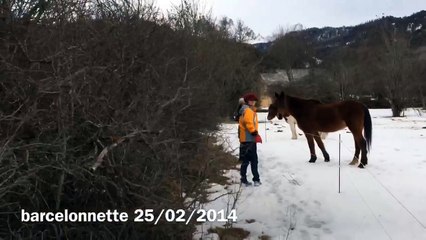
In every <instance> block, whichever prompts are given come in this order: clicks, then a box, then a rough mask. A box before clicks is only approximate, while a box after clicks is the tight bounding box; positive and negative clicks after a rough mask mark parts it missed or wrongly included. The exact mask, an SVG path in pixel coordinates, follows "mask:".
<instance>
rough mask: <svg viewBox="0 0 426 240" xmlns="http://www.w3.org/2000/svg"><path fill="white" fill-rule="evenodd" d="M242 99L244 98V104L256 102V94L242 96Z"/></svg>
mask: <svg viewBox="0 0 426 240" xmlns="http://www.w3.org/2000/svg"><path fill="white" fill-rule="evenodd" d="M243 98H244V101H245V102H248V101H257V97H256V94H254V93H247V94H246V95H244V96H243Z"/></svg>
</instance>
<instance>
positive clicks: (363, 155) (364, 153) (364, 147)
mask: <svg viewBox="0 0 426 240" xmlns="http://www.w3.org/2000/svg"><path fill="white" fill-rule="evenodd" d="M359 142H360V146H361V163H360V164H359V165H358V167H359V168H364V166H366V165H367V164H368V159H367V142H366V141H365V139H364V137H363V136H362V135H361V137H360V140H359Z"/></svg>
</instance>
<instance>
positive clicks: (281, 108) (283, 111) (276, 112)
mask: <svg viewBox="0 0 426 240" xmlns="http://www.w3.org/2000/svg"><path fill="white" fill-rule="evenodd" d="M275 116H276V117H278V119H280V120H281V119H283V117H284V118H286V117H288V116H290V113H289V112H288V110H287V107H286V104H285V94H284V92H281V93H280V94H278V93H275V99H274V101H273V102H272V104H271V105H269V109H268V120H272V119H273V118H274V117H275Z"/></svg>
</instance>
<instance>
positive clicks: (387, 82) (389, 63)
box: [377, 28, 414, 117]
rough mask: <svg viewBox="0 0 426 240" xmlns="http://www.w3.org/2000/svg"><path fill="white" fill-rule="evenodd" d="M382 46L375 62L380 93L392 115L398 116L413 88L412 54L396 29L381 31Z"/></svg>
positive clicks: (402, 36) (408, 42)
mask: <svg viewBox="0 0 426 240" xmlns="http://www.w3.org/2000/svg"><path fill="white" fill-rule="evenodd" d="M383 43H384V47H383V48H382V49H380V50H379V55H378V56H379V60H378V62H377V64H378V69H379V72H380V76H379V81H380V83H381V87H382V93H383V95H384V96H385V97H386V99H387V101H388V102H389V104H390V105H391V109H392V116H394V117H399V116H401V113H402V112H403V110H404V109H405V108H406V107H407V104H408V103H409V102H410V100H409V98H410V92H411V91H412V89H413V81H412V77H413V76H412V73H413V71H412V70H413V69H412V66H413V63H414V59H413V55H412V51H411V49H410V41H409V39H407V37H406V36H404V35H403V34H400V33H398V32H397V31H396V29H393V28H388V30H387V31H386V30H384V31H383Z"/></svg>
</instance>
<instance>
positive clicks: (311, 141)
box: [305, 132, 317, 163]
mask: <svg viewBox="0 0 426 240" xmlns="http://www.w3.org/2000/svg"><path fill="white" fill-rule="evenodd" d="M305 136H306V139H307V140H308V145H309V150H310V151H311V159H309V162H310V163H314V162H315V161H316V160H317V155H316V154H315V142H314V137H313V135H312V134H311V133H306V132H305Z"/></svg>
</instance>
